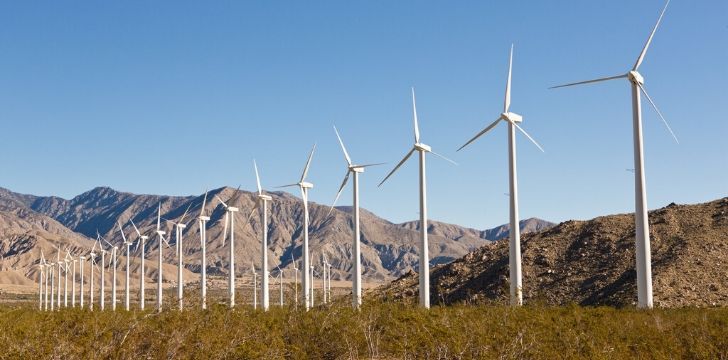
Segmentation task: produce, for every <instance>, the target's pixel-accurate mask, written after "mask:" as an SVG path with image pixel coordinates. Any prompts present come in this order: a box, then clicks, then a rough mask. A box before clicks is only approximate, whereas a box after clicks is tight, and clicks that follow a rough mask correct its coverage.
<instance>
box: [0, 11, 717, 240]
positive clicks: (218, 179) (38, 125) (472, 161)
mask: <svg viewBox="0 0 728 360" xmlns="http://www.w3.org/2000/svg"><path fill="white" fill-rule="evenodd" d="M452 4H454V3H448V2H441V1H427V2H426V1H257V2H253V1H250V2H242V1H230V2H222V1H220V2H199V1H194V2H192V1H190V2H184V1H168V2H167V1H154V2H149V1H123V2H83V1H74V2H59V1H38V2H36V1H33V2H28V1H6V2H2V3H0V129H1V133H2V141H0V186H3V187H7V188H9V189H11V190H14V191H18V192H23V193H32V194H38V195H51V194H53V195H59V196H63V197H66V198H70V197H73V196H75V195H77V194H79V193H81V192H84V191H86V190H89V189H90V188H92V187H95V186H100V185H106V186H111V187H113V188H116V189H119V190H122V191H130V192H136V193H154V194H175V195H189V194H199V193H201V192H203V191H204V189H205V188H206V187H218V186H222V185H230V186H237V185H238V184H242V186H243V188H245V189H249V190H250V189H253V188H254V183H255V178H254V174H253V169H252V159H253V158H254V157H255V158H256V159H257V160H258V163H259V165H260V168H261V173H262V178H263V184H264V186H266V187H272V186H275V185H279V184H286V183H291V182H293V181H295V180H296V179H297V178H298V176H299V174H300V172H301V168H302V166H303V164H304V162H305V159H306V156H307V152H308V150H309V149H310V147H311V146H312V144H313V143H314V142H317V143H318V152H317V154H316V156H315V158H314V162H313V165H312V169H311V173H310V180H311V181H312V182H313V183H315V185H316V187H315V189H314V190H313V191H312V193H311V199H312V200H313V201H315V202H319V203H325V204H329V203H330V202H331V201H332V200H333V196H334V194H335V192H336V188H337V187H338V184H339V183H340V181H341V178H342V177H343V174H344V171H345V168H344V160H343V156H342V154H341V152H340V150H339V148H338V144H337V143H336V138H335V136H334V133H333V130H332V128H331V125H332V124H334V123H335V124H336V125H337V126H338V127H339V129H340V131H341V133H342V136H343V138H344V141H345V142H346V144H347V145H348V147H349V151H350V153H351V155H352V157H353V158H354V160H355V161H356V162H361V163H365V162H379V161H386V162H389V164H388V165H386V166H383V167H380V168H377V169H370V170H367V172H366V173H365V174H363V176H362V189H361V198H362V206H363V207H365V208H367V209H370V210H372V211H374V212H375V213H377V214H379V215H381V216H383V217H385V218H387V219H389V220H391V221H395V222H401V221H407V220H412V219H414V218H416V217H417V212H418V202H417V173H416V171H417V165H416V162H415V161H411V162H410V163H409V164H408V165H406V166H405V167H403V168H402V169H401V170H400V172H399V173H398V174H396V175H395V176H394V177H393V178H392V179H391V180H390V181H388V183H386V184H385V185H384V186H383V187H382V188H380V189H378V188H377V187H376V184H377V183H378V182H379V181H380V180H381V179H382V178H383V177H384V175H386V173H387V172H388V171H389V170H390V169H391V167H393V166H394V164H396V162H397V161H399V159H400V158H401V157H402V156H403V155H404V153H405V152H406V151H407V150H408V149H409V148H410V146H411V143H412V128H411V123H412V118H411V104H410V93H409V88H410V86H415V87H416V90H417V95H418V97H417V100H418V110H419V116H420V121H421V131H422V140H423V141H424V142H425V143H427V144H429V145H431V146H432V147H433V149H434V150H435V151H438V152H440V153H443V154H445V155H446V156H449V157H451V158H453V159H454V160H456V161H458V162H459V163H460V166H457V167H456V166H452V165H450V164H449V163H447V162H444V161H441V160H440V159H438V158H435V157H430V158H429V161H428V182H429V207H430V215H431V218H434V219H437V220H443V221H447V222H453V223H458V224H462V225H467V226H471V227H476V228H487V227H491V226H495V225H498V224H501V223H505V222H507V219H508V198H507V197H506V196H505V195H504V193H507V192H508V175H507V143H506V131H505V127H504V126H501V127H499V128H498V129H497V130H496V131H494V132H492V133H490V134H488V135H486V136H485V137H483V138H481V139H480V140H479V141H478V142H477V143H476V144H474V145H473V146H470V147H468V148H466V150H464V151H461V152H459V153H455V149H457V148H458V147H459V146H460V145H461V144H462V143H464V142H465V141H466V140H467V139H469V138H470V137H471V136H472V135H473V134H475V133H476V132H477V131H479V130H480V129H482V128H483V127H484V126H485V125H487V124H488V123H490V122H491V121H492V120H494V119H495V118H496V117H497V116H498V114H499V113H500V111H501V109H502V102H503V90H504V89H503V88H504V83H505V77H506V69H507V53H508V48H509V46H510V44H511V43H515V58H514V64H513V67H514V75H513V101H512V111H515V112H518V113H520V114H523V115H524V124H523V126H524V128H526V129H527V131H529V132H530V133H531V135H533V136H534V137H535V138H536V139H537V140H538V141H539V142H540V143H541V144H542V145H543V146H544V148H545V149H546V153H545V154H544V153H541V152H540V151H538V150H537V149H536V148H535V147H534V146H533V145H531V144H530V143H528V142H527V140H526V139H525V138H524V137H522V136H521V137H519V139H518V155H519V157H518V160H519V164H518V166H519V182H520V197H521V215H522V218H526V217H531V216H537V217H541V218H545V219H548V220H552V221H561V220H566V219H572V218H575V219H587V218H591V217H593V216H597V215H601V214H608V213H615V212H630V211H633V208H634V200H633V199H634V197H633V175H632V173H630V172H628V171H626V169H628V168H632V167H633V159H632V132H631V112H630V111H631V110H630V93H629V86H628V83H627V82H626V81H614V82H611V83H603V84H598V85H591V86H584V87H581V88H569V89H560V90H547V87H548V86H551V85H556V84H559V83H564V82H570V81H576V80H583V79H589V78H593V77H598V76H606V75H613V74H618V73H621V72H626V71H627V70H628V68H629V67H630V66H631V65H632V64H633V63H634V61H635V59H636V57H637V55H638V53H639V51H640V49H641V47H642V45H643V43H644V41H645V39H646V37H647V35H648V34H649V31H650V30H651V27H652V26H653V24H654V22H655V20H656V18H657V16H658V13H659V11H660V9H661V7H662V6H663V2H662V1H658V0H644V1H628V0H620V1H538V2H535V1H528V2H527V1H508V2H495V1H462V2H457V5H452ZM641 72H642V74H643V75H644V76H645V78H646V86H647V89H648V91H649V92H650V94H651V95H652V97H653V98H654V99H655V101H656V102H657V103H658V105H659V106H660V107H661V110H662V112H663V113H664V114H665V116H666V117H667V118H668V121H670V123H671V125H672V126H673V129H674V130H675V132H676V133H677V135H678V137H679V139H680V140H681V143H680V145H676V144H675V143H674V142H673V140H672V138H671V137H670V135H669V133H668V132H667V131H666V130H665V129H664V127H663V125H662V124H661V122H660V121H659V119H658V118H657V116H656V115H655V113H654V112H653V111H652V110H651V109H650V108H648V107H647V104H646V103H645V104H644V106H645V108H644V114H645V116H644V132H645V153H646V171H647V185H648V187H647V191H648V203H649V205H650V208H656V207H661V206H664V205H666V204H668V203H670V202H673V201H674V202H678V203H690V202H701V201H706V200H711V199H715V198H718V197H722V196H726V195H728V181H727V180H726V179H727V178H728V145H726V143H727V142H728V141H727V140H728V121H727V120H728V119H727V116H726V107H727V106H728V105H727V104H728V95H726V94H727V93H728V92H727V91H726V84H728V2H726V1H724V0H710V1H686V0H674V1H673V2H672V3H671V4H670V8H668V10H667V13H666V15H665V19H664V22H663V24H662V26H661V28H660V29H659V31H658V33H657V35H656V37H655V39H654V42H653V44H652V47H651V49H650V52H649V53H648V55H647V58H646V60H645V62H644V64H643V66H642V68H641ZM178 174H181V175H178ZM350 191H351V190H350V189H347V191H346V193H345V194H344V195H343V196H342V201H341V202H340V204H342V205H346V204H349V203H350ZM296 195H298V194H296Z"/></svg>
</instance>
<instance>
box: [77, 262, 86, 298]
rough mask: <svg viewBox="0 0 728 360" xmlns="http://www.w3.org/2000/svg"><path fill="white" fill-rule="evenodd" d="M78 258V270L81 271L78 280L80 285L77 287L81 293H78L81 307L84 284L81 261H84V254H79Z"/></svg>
mask: <svg viewBox="0 0 728 360" xmlns="http://www.w3.org/2000/svg"><path fill="white" fill-rule="evenodd" d="M78 259H79V260H78V272H80V273H81V281H80V282H81V287H80V289H79V290H80V292H81V294H80V295H81V299H80V300H81V301H80V303H79V306H81V309H83V296H84V295H83V294H84V293H83V285H84V283H83V263H85V262H86V257H85V256H80V257H79V258H78Z"/></svg>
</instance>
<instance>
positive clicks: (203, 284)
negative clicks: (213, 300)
mask: <svg viewBox="0 0 728 360" xmlns="http://www.w3.org/2000/svg"><path fill="white" fill-rule="evenodd" d="M205 205H207V191H205V198H204V199H203V200H202V207H201V208H200V216H199V217H198V219H199V221H200V226H199V231H200V248H201V254H200V256H201V262H200V264H201V267H200V272H201V279H200V295H201V296H202V309H207V253H206V251H207V250H206V246H207V222H208V221H210V217H209V216H205Z"/></svg>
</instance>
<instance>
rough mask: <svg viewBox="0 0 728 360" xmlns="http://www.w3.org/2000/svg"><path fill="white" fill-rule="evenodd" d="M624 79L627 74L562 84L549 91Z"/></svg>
mask: <svg viewBox="0 0 728 360" xmlns="http://www.w3.org/2000/svg"><path fill="white" fill-rule="evenodd" d="M626 77H627V74H622V75H615V76H609V77H604V78H599V79H594V80H586V81H579V82H575V83H569V84H564V85H557V86H552V87H550V88H549V89H558V88H562V87H567V86H574V85H582V84H591V83H595V82H600V81H607V80H614V79H621V78H626Z"/></svg>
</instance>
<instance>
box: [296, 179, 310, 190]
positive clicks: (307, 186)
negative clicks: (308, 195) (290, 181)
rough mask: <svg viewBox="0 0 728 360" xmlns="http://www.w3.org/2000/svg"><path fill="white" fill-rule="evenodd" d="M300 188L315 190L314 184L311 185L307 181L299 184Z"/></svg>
mask: <svg viewBox="0 0 728 360" xmlns="http://www.w3.org/2000/svg"><path fill="white" fill-rule="evenodd" d="M298 186H300V187H302V188H304V189H311V188H313V184H311V183H310V182H307V181H302V182H300V183H298Z"/></svg>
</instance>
